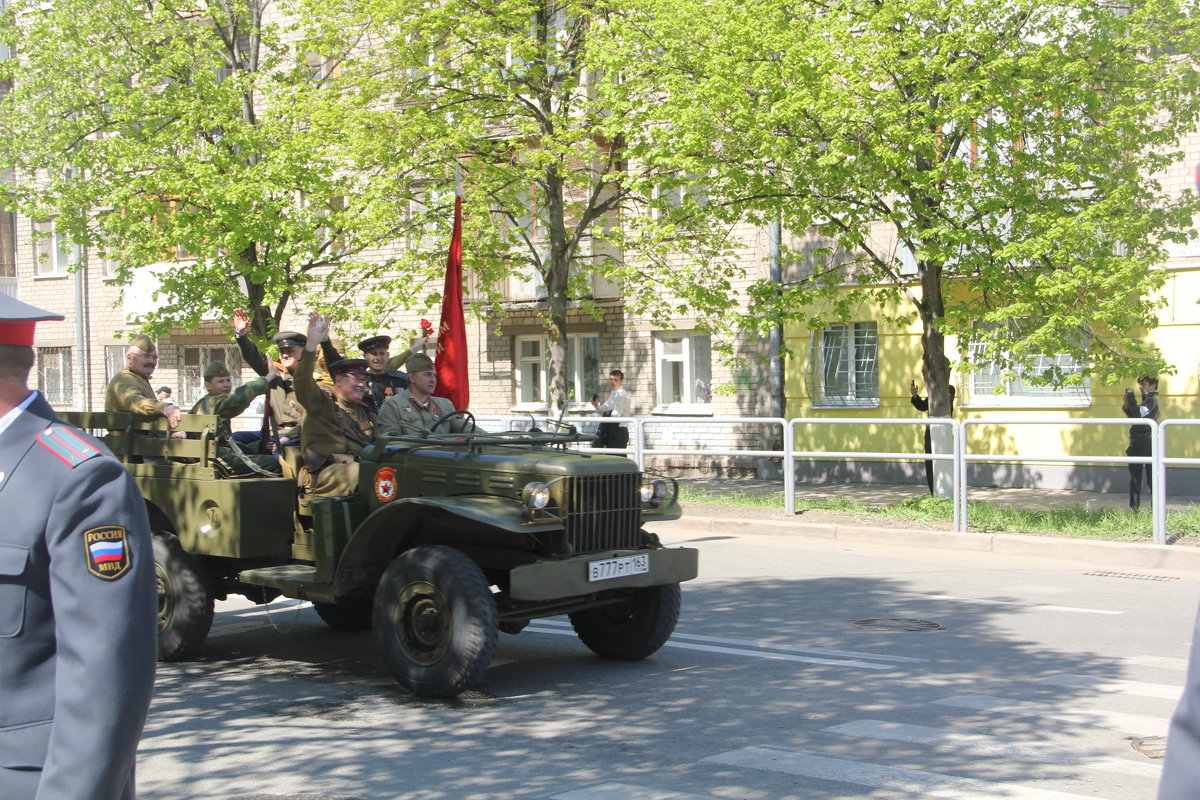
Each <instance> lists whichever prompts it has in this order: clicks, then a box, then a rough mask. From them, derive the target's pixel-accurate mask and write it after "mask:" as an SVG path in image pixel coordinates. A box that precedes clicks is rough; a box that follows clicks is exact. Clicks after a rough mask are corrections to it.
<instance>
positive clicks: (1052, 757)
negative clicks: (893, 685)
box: [825, 719, 1162, 778]
mask: <svg viewBox="0 0 1200 800" xmlns="http://www.w3.org/2000/svg"><path fill="white" fill-rule="evenodd" d="M825 730H827V731H831V732H833V733H843V734H846V735H848V736H858V737H860V738H864V739H886V740H888V741H893V742H910V743H913V744H922V745H927V746H929V747H938V748H943V749H947V750H957V751H960V752H962V753H963V754H964V755H970V756H985V757H990V756H998V757H1001V758H1017V759H1025V760H1027V761H1039V762H1042V763H1047V764H1061V765H1070V766H1077V767H1083V768H1085V769H1092V770H1097V771H1099V772H1113V773H1116V774H1118V775H1134V776H1138V777H1143V778H1157V777H1158V776H1159V773H1160V772H1162V763H1161V762H1157V763H1151V762H1147V761H1135V760H1132V759H1124V758H1112V757H1109V756H1088V755H1085V754H1081V753H1074V752H1072V751H1070V750H1067V749H1066V748H1063V747H1057V746H1055V745H1052V744H1048V743H1045V742H1020V741H1017V740H1016V739H1006V738H1004V737H1001V736H987V735H985V734H981V733H958V732H956V731H946V730H939V729H938V728H926V727H922V726H920V725H907V724H905V723H902V722H884V721H882V720H877V719H860V720H855V721H854V722H847V723H844V724H842V725H831V726H830V727H828V728H826V729H825Z"/></svg>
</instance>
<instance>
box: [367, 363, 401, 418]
mask: <svg viewBox="0 0 1200 800" xmlns="http://www.w3.org/2000/svg"><path fill="white" fill-rule="evenodd" d="M407 388H408V375H407V374H406V373H403V372H396V371H395V370H388V371H387V372H368V373H367V402H369V403H370V404H371V405H372V406H374V408H375V410H376V411H378V410H379V409H380V408H382V407H383V401H384V400H387V399H388V398H389V397H391V396H392V395H394V394H397V393H399V392H402V391H403V390H405V389H407Z"/></svg>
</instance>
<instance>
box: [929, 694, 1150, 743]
mask: <svg viewBox="0 0 1200 800" xmlns="http://www.w3.org/2000/svg"><path fill="white" fill-rule="evenodd" d="M933 702H934V703H936V704H937V705H943V706H953V707H955V708H969V709H971V710H973V711H991V712H994V713H998V714H1013V715H1014V716H1019V717H1039V718H1041V719H1054V720H1058V721H1059V722H1070V723H1073V724H1075V725H1087V726H1093V727H1098V728H1109V729H1112V730H1119V731H1122V732H1124V733H1130V734H1136V735H1138V736H1166V735H1167V726H1168V724H1169V723H1170V719H1166V718H1162V717H1146V716H1142V715H1140V714H1123V713H1120V712H1115V711H1103V710H1100V709H1094V708H1088V709H1078V710H1075V711H1062V710H1060V709H1059V708H1056V707H1053V706H1048V705H1045V704H1042V703H1031V702H1027V701H1020V700H1006V699H1004V698H1002V697H991V696H989V695H983V694H966V695H959V696H958V697H946V698H943V699H941V700H934V701H933Z"/></svg>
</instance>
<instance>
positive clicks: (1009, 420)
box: [476, 414, 1200, 544]
mask: <svg viewBox="0 0 1200 800" xmlns="http://www.w3.org/2000/svg"><path fill="white" fill-rule="evenodd" d="M540 419H543V418H535V417H533V416H531V415H529V414H520V415H515V414H504V415H499V414H494V415H483V414H481V415H478V416H477V417H476V421H477V423H478V424H479V425H480V427H482V428H484V429H485V430H493V431H500V430H527V429H529V428H530V427H532V426H533V425H534V424H538V423H537V422H535V420H540ZM561 421H562V422H564V423H567V424H571V425H576V426H578V427H579V429H580V430H581V431H583V432H585V433H591V432H593V431H594V430H595V426H596V425H597V424H599V423H600V422H617V423H622V424H624V425H625V426H626V427H627V428H628V429H629V431H630V435H629V446H628V447H625V448H597V447H589V446H587V445H586V444H583V445H580V447H579V449H580V450H583V451H586V452H595V453H613V454H620V455H626V456H629V457H630V458H632V459H633V460H634V461H635V462H637V465H638V467H639V468H640V469H645V467H646V459H647V457H656V456H696V458H697V462H698V463H699V461H700V460H702V459H704V458H710V457H712V456H734V457H743V458H779V459H780V460H781V461H782V463H783V465H784V469H783V489H784V510H785V513H787V514H788V515H793V514H795V513H796V471H795V468H794V464H795V462H796V460H797V459H801V458H807V459H819V460H829V461H949V462H952V470H953V473H952V482H951V486H952V499H953V501H954V529H955V530H956V531H966V530H967V528H968V519H967V499H968V495H969V492H970V488H969V486H968V483H967V465H968V464H970V463H1016V464H1020V463H1055V464H1125V465H1128V464H1149V465H1150V469H1151V476H1152V477H1153V489H1152V493H1151V496H1152V512H1151V520H1152V534H1153V541H1154V542H1156V543H1158V544H1165V543H1166V527H1167V513H1166V497H1167V488H1166V468H1167V467H1168V466H1182V467H1196V466H1200V458H1181V457H1175V458H1170V457H1167V456H1166V455H1165V454H1166V452H1167V443H1168V436H1167V434H1168V429H1169V428H1172V427H1177V428H1183V427H1196V426H1200V420H1167V421H1165V422H1163V423H1161V424H1159V423H1157V422H1155V421H1153V420H1149V419H1136V418H1114V419H1079V418H1075V417H1062V418H1058V419H1026V418H1020V417H991V418H988V419H968V420H964V421H962V422H959V421H957V420H953V419H948V418H941V417H931V418H924V419H904V418H894V417H880V418H863V417H853V418H830V417H821V418H814V417H796V418H794V419H790V420H788V419H783V418H782V417H604V418H599V417H596V416H570V417H563V418H562V420H561ZM828 425H856V426H873V425H879V426H891V425H903V426H924V425H928V426H934V427H936V426H943V427H949V428H950V431H951V434H952V443H953V446H952V452H949V453H924V452H921V453H911V452H900V451H895V452H893V451H880V452H873V451H863V450H853V451H838V450H811V449H809V450H798V449H796V428H797V426H828ZM994 425H1003V426H1015V425H1059V426H1080V425H1085V426H1113V425H1120V426H1125V425H1144V426H1146V427H1148V428H1150V434H1151V439H1150V441H1151V448H1150V449H1151V454H1150V455H1149V456H1126V455H1120V456H1074V455H1066V456H1064V455H1057V454H1042V453H1030V452H1021V453H1019V454H1015V455H995V454H989V453H972V452H970V441H969V438H970V437H969V433H970V431H971V430H977V429H979V428H983V427H986V426H994ZM680 426H695V427H697V428H704V427H710V426H711V427H714V428H718V427H721V428H724V429H725V430H726V431H728V430H730V429H732V428H733V426H759V427H760V428H767V429H768V430H770V429H775V431H773V432H772V433H774V432H777V433H778V434H780V435H781V439H782V443H783V447H782V449H780V450H769V449H767V450H764V449H753V448H737V447H731V446H719V447H718V446H709V443H710V442H711V439H712V437H708V438H707V439H706V438H705V437H703V436H701V437H698V438H696V439H694V440H693V441H692V443H691V446H690V447H680V446H678V443H677V442H672V441H667V442H665V443H661V442H660V443H656V442H655V440H658V439H661V438H663V432H664V431H666V430H670V429H671V428H676V427H680ZM1181 434H1182V431H1181ZM666 438H668V439H670V437H666ZM727 438H731V437H727ZM936 438H938V437H935V439H936ZM768 440H769V439H768Z"/></svg>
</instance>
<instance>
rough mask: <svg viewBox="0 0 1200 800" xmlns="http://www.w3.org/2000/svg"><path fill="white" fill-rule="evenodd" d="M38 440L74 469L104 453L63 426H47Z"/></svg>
mask: <svg viewBox="0 0 1200 800" xmlns="http://www.w3.org/2000/svg"><path fill="white" fill-rule="evenodd" d="M37 442H38V444H40V445H41V446H42V447H44V448H46V449H47V450H49V451H50V452H51V453H53V454H54V455H56V456H58V458H59V459H60V460H62V462H63V463H65V464H66V465H67V466H68V467H71V468H72V469H74V468H75V467H78V466H79V465H80V464H82V463H83V462H85V461H87V460H89V459H92V458H95V457H96V456H99V455H103V453H102V452H101V451H100V450H99V449H98V448H97V447H96V446H95V445H93V444H91V443H90V442H87V441H85V440H84V439H83V437H81V436H80V435H79V434H77V433H75V432H74V431H72V430H71V429H70V428H64V427H61V426H54V427H52V428H46V429H45V430H44V431H42V432H41V433H39V434H38V437H37Z"/></svg>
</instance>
